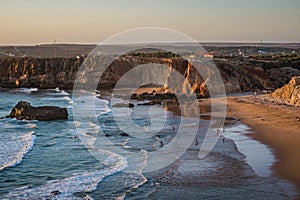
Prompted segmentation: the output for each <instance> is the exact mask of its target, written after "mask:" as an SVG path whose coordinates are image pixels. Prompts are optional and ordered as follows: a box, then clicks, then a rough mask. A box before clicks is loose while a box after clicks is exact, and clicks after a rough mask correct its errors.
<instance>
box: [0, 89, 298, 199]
mask: <svg viewBox="0 0 300 200" xmlns="http://www.w3.org/2000/svg"><path fill="white" fill-rule="evenodd" d="M21 100H22V101H27V102H30V104H31V105H33V106H44V105H51V106H60V107H65V108H67V110H68V113H69V117H68V119H67V120H53V121H37V120H16V119H10V118H4V119H1V120H0V199H293V198H294V197H295V195H297V192H296V190H295V187H294V185H292V184H291V183H290V182H288V181H287V180H283V179H280V178H278V177H277V176H276V175H275V173H274V171H272V168H271V166H272V165H273V163H274V162H276V158H275V157H274V152H273V151H272V149H270V148H269V147H268V146H265V145H264V144H261V143H260V142H258V141H255V140H253V139H252V138H251V134H256V133H253V132H252V130H251V129H250V128H249V127H247V126H246V125H244V124H241V123H240V122H235V123H229V124H227V125H226V126H225V127H224V129H222V130H221V135H220V136H219V135H218V136H217V135H216V137H218V141H217V143H216V145H215V146H214V148H213V149H212V151H211V152H210V153H209V154H208V155H207V156H206V157H205V158H199V157H198V155H199V148H200V146H201V144H202V141H203V137H204V136H203V135H204V134H203V133H204V132H205V131H207V127H208V120H207V119H200V120H199V123H198V124H197V125H195V124H192V125H191V126H190V127H189V128H190V129H195V130H196V132H197V134H196V136H195V137H196V138H197V141H198V142H199V144H196V143H195V142H194V140H192V142H191V143H190V145H189V147H188V148H187V149H186V150H185V152H183V154H182V155H181V156H179V157H178V158H176V160H175V161H174V162H172V163H170V164H169V165H168V166H166V167H164V168H162V169H159V170H156V171H152V172H144V171H143V169H145V167H146V166H147V161H148V160H149V155H150V152H155V151H158V150H160V149H162V148H163V147H164V145H167V144H169V143H170V142H172V140H173V139H174V138H175V136H176V128H177V127H178V124H179V123H180V120H181V119H182V118H181V117H180V116H177V115H176V114H175V113H172V112H170V111H166V109H164V108H163V106H161V105H146V106H138V105H137V104H138V103H141V102H135V101H132V103H133V104H134V105H135V107H134V108H131V111H130V112H131V117H132V120H133V122H134V124H136V125H137V126H138V127H140V128H139V129H137V130H141V131H143V132H145V130H146V129H147V127H148V129H149V127H150V128H151V127H152V129H151V130H152V131H153V130H154V131H155V134H150V135H149V136H147V137H143V138H139V137H136V135H135V134H137V133H136V132H137V130H134V128H136V127H131V128H132V129H130V128H129V129H127V130H124V128H121V127H120V124H118V123H116V117H118V118H119V119H122V117H123V116H122V113H123V112H122V111H123V110H124V111H126V112H127V111H128V108H126V109H125V108H122V107H120V108H115V110H117V111H120V112H117V113H113V112H112V110H113V109H112V100H111V98H110V97H108V96H101V95H100V94H98V93H97V92H95V91H84V90H81V91H78V92H77V93H76V95H72V92H71V91H64V90H60V89H59V88H56V89H48V90H42V89H37V88H19V89H4V88H0V117H4V116H7V115H9V113H10V111H11V109H12V108H13V106H14V105H16V104H17V102H18V101H21ZM114 100H115V101H122V99H118V98H117V97H116V98H115V99H114ZM89 102H90V103H89ZM81 104H82V105H85V106H82V112H81V113H87V114H88V115H86V116H85V115H80V114H78V113H73V112H74V107H76V106H77V108H81ZM86 105H90V106H86ZM118 109H119V110H118ZM77 111H78V110H77ZM150 111H151V113H152V114H151V116H152V119H151V118H150V117H149V112H150ZM160 113H164V115H165V116H166V117H158V115H160ZM75 114H76V116H75ZM156 115H157V118H156V117H155V116H156ZM153 119H158V120H156V121H155V120H153ZM160 120H162V121H160ZM151 124H152V126H150V125H151ZM153 124H154V126H153ZM156 124H157V126H158V125H159V127H160V128H159V130H156V129H155V127H156ZM153 127H154V128H153ZM142 129H143V130H142ZM174 129H175V130H174ZM146 131H148V130H146ZM124 152H125V153H124ZM136 155H138V156H136ZM157 164H159V163H157Z"/></svg>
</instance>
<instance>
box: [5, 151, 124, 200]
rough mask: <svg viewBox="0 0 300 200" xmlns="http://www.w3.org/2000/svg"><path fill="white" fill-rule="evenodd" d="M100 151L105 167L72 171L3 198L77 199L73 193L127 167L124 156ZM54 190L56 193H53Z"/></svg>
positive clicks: (18, 190)
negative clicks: (87, 170) (103, 156)
mask: <svg viewBox="0 0 300 200" xmlns="http://www.w3.org/2000/svg"><path fill="white" fill-rule="evenodd" d="M100 151H101V150H100ZM102 153H103V154H106V156H107V158H106V160H105V163H106V164H107V167H106V168H105V169H102V170H95V171H89V172H82V173H74V174H73V175H71V176H70V177H67V178H64V179H59V180H51V181H48V182H46V183H45V184H43V185H41V186H38V187H34V188H18V189H16V190H13V191H11V192H10V193H9V194H8V195H7V196H6V197H5V198H7V199H11V198H14V199H38V198H47V199H77V198H76V197H75V196H74V193H78V192H91V191H93V190H95V189H96V188H97V186H98V184H99V183H100V182H102V180H103V179H104V178H105V177H107V176H110V175H112V174H115V173H117V172H120V171H122V170H124V169H125V168H126V167H127V162H126V159H125V158H123V157H121V156H119V155H117V154H114V153H112V152H108V151H102ZM111 164H112V165H111ZM54 191H55V193H56V195H54V194H53V193H54ZM89 198H90V197H89Z"/></svg>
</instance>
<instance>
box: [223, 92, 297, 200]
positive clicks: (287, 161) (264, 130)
mask: <svg viewBox="0 0 300 200" xmlns="http://www.w3.org/2000/svg"><path fill="white" fill-rule="evenodd" d="M272 100H273V99H269V98H268V97H267V96H258V97H252V96H247V97H228V98H227V105H228V108H227V109H228V112H227V116H231V117H237V118H240V119H241V121H242V123H244V124H246V125H248V126H250V127H251V128H252V129H253V130H254V131H255V132H256V133H257V134H252V135H251V136H252V137H253V138H254V139H256V140H258V141H260V142H262V143H264V144H266V145H268V146H269V147H271V148H272V149H273V150H274V153H275V156H276V159H277V162H276V163H275V164H274V165H273V167H272V168H273V170H274V171H275V173H276V175H278V176H279V177H280V178H283V179H286V180H289V181H291V182H292V183H293V184H295V185H296V187H297V189H298V193H299V191H300V171H299V169H300V158H299V155H300V146H299V144H300V132H299V130H300V121H299V118H298V117H299V116H300V113H299V110H300V109H299V108H295V107H291V106H286V105H277V104H278V103H276V101H274V102H272ZM297 199H300V196H299V195H298V198H297Z"/></svg>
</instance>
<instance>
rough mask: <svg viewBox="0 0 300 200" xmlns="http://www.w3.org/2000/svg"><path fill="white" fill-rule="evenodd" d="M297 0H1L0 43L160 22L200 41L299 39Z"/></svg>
mask: <svg viewBox="0 0 300 200" xmlns="http://www.w3.org/2000/svg"><path fill="white" fill-rule="evenodd" d="M299 22H300V1H299V0H252V1H248V0H247V1H241V0H226V1H224V0H210V1H208V0H185V1H179V0H151V1H149V0H148V1H147V0H126V1H125V0H119V1H117V0H110V1H109V0H106V1H104V0H88V1H87V0H86V1H84V0H60V1H59V0H52V1H41V0H40V1H39V0H26V1H24V0H23V1H22V0H2V1H1V6H0V24H1V37H0V44H37V43H53V42H54V40H55V39H56V40H57V42H59V43H63V42H66V43H99V42H101V41H102V40H104V39H106V38H107V37H109V36H111V35H114V34H117V33H119V32H121V31H125V30H128V29H133V28H138V27H145V26H146V27H148V26H154V27H163V28H170V29H174V30H177V31H180V32H183V33H185V34H187V35H189V36H191V37H192V38H194V39H195V40H198V41H202V42H212V41H215V42H220V41H224V42H226V41H227V42H229V41H236V42H259V41H260V40H263V41H265V42H267V41H268V42H300V23H299Z"/></svg>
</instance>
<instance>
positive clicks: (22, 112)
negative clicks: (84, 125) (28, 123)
mask: <svg viewBox="0 0 300 200" xmlns="http://www.w3.org/2000/svg"><path fill="white" fill-rule="evenodd" d="M7 117H8V118H16V119H19V120H23V119H26V120H41V121H50V120H57V119H68V112H67V109H66V108H60V107H57V106H39V107H34V106H31V105H30V103H28V102H26V101H19V102H18V104H17V105H15V107H13V109H12V111H11V112H10V114H9V116H7Z"/></svg>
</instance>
